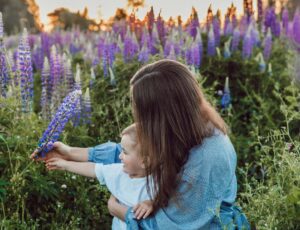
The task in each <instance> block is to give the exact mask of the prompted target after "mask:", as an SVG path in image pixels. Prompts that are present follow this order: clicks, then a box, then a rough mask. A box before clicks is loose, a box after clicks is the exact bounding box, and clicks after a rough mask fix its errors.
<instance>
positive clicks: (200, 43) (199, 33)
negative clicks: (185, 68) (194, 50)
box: [195, 29, 203, 67]
mask: <svg viewBox="0 0 300 230" xmlns="http://www.w3.org/2000/svg"><path fill="white" fill-rule="evenodd" d="M195 42H196V43H197V44H198V48H199V55H200V64H199V67H200V66H201V60H202V56H203V43H202V37H201V32H200V29H198V30H197V36H196V39H195Z"/></svg>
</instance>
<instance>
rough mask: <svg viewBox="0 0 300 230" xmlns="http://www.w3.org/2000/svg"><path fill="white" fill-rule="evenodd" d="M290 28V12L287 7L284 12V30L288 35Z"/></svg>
mask: <svg viewBox="0 0 300 230" xmlns="http://www.w3.org/2000/svg"><path fill="white" fill-rule="evenodd" d="M288 27H289V11H288V9H287V8H286V7H285V8H284V9H283V11H282V28H283V31H284V33H285V34H287V33H288Z"/></svg>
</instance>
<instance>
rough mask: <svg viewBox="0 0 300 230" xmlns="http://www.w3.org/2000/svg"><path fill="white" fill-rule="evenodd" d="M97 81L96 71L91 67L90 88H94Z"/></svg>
mask: <svg viewBox="0 0 300 230" xmlns="http://www.w3.org/2000/svg"><path fill="white" fill-rule="evenodd" d="M95 81H96V76H95V71H94V68H93V67H91V79H90V88H93V86H94V83H95Z"/></svg>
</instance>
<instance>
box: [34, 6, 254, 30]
mask: <svg viewBox="0 0 300 230" xmlns="http://www.w3.org/2000/svg"><path fill="white" fill-rule="evenodd" d="M35 1H36V3H37V4H38V5H39V7H40V17H41V21H42V23H43V24H45V25H46V26H47V24H48V23H49V21H48V18H47V14H48V13H50V12H52V11H53V10H55V9H56V8H59V7H66V8H69V9H70V10H71V11H76V12H77V11H78V10H79V11H80V12H82V11H83V9H84V7H85V6H87V8H88V16H89V17H90V18H92V19H96V20H97V22H98V21H99V19H104V20H107V19H108V18H109V17H111V16H113V15H114V14H115V11H116V9H117V8H125V7H126V5H127V1H126V0H88V1H84V0H35ZM145 3H146V4H145V8H143V9H139V11H138V12H137V13H136V16H137V17H139V18H141V19H142V18H144V17H145V15H146V12H147V11H148V10H149V9H150V7H151V6H153V9H154V14H155V16H157V15H158V13H159V11H160V10H161V15H162V16H163V18H164V19H168V18H169V17H170V16H173V18H174V17H176V16H178V15H181V16H182V19H183V21H186V19H187V18H188V16H189V15H190V14H191V11H192V7H193V6H194V7H195V8H196V10H197V12H198V16H199V19H200V21H201V20H204V18H205V16H206V12H207V9H208V7H209V5H210V4H212V9H213V12H214V13H215V12H216V11H217V9H220V10H221V13H222V16H223V15H224V13H225V12H226V9H227V7H229V6H230V5H231V3H233V4H234V5H235V6H236V7H237V12H238V15H239V14H242V11H243V10H242V9H243V0H228V1H224V0H145ZM253 3H254V6H256V0H254V1H253Z"/></svg>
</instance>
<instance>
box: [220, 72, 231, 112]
mask: <svg viewBox="0 0 300 230" xmlns="http://www.w3.org/2000/svg"><path fill="white" fill-rule="evenodd" d="M230 103H231V97H230V90H229V78H228V77H226V80H225V86H224V94H223V96H222V99H221V106H222V108H223V109H227V108H228V107H229V105H230Z"/></svg>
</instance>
